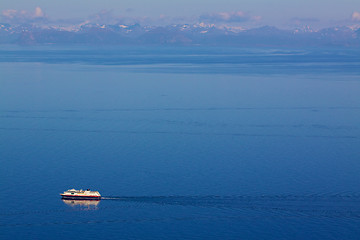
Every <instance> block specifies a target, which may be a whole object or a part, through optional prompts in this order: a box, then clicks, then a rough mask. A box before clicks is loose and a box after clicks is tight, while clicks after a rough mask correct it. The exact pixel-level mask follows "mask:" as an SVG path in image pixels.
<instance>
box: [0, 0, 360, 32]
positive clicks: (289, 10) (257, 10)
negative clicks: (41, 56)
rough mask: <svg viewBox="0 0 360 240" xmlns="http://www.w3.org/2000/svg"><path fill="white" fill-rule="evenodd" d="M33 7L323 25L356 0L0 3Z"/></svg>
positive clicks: (62, 12) (347, 12)
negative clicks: (234, 15)
mask: <svg viewBox="0 0 360 240" xmlns="http://www.w3.org/2000/svg"><path fill="white" fill-rule="evenodd" d="M36 7H40V8H41V9H42V11H43V12H44V13H45V14H46V16H47V17H49V18H51V19H67V18H79V19H86V18H87V17H88V16H89V15H93V14H96V13H98V12H99V11H101V10H111V11H112V14H113V15H115V16H126V17H139V18H140V17H150V18H153V19H155V18H159V16H162V18H165V16H167V17H168V18H175V17H186V18H188V19H197V18H199V17H200V16H207V17H209V16H212V17H216V16H214V14H216V13H219V12H225V13H230V14H234V13H240V15H246V16H247V19H251V20H252V21H253V22H255V20H256V21H257V22H258V23H261V24H266V25H277V26H286V25H289V24H291V23H293V22H294V21H298V22H300V21H302V22H304V23H306V22H308V23H310V24H314V25H316V24H317V25H325V26H326V25H337V24H341V23H345V22H351V19H352V15H353V14H354V13H359V12H360V0H294V1H291V0H271V1H270V0H268V1H267V0H243V1H241V0H222V1H220V0H182V1H176V0H175V1H170V0H151V1H146V0H121V1H120V0H101V1H100V0H52V1H50V0H16V1H13V0H2V1H1V3H0V11H1V12H2V14H3V15H4V11H6V10H8V9H14V10H17V11H20V10H25V11H28V12H34V11H35V8H36ZM222 16H224V15H222ZM236 16H237V17H239V14H237V15H236ZM217 17H219V16H217ZM225 17H228V16H225ZM353 19H354V18H353Z"/></svg>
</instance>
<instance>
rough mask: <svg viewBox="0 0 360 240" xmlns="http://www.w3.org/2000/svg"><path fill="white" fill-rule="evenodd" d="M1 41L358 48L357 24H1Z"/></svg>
mask: <svg viewBox="0 0 360 240" xmlns="http://www.w3.org/2000/svg"><path fill="white" fill-rule="evenodd" d="M0 44H18V45H50V44H57V45H74V44H75V45H77V44H81V45H83V44H85V45H95V44H96V45H172V46H176V45H181V46H237V47H320V46H322V47H327V46H329V47H334V46H338V47H360V27H359V26H356V27H354V26H352V27H348V26H343V27H332V28H326V29H321V30H312V29H311V28H309V27H304V28H297V29H293V30H283V29H278V28H276V27H271V26H264V27H260V28H253V29H243V28H240V27H230V26H229V27H226V26H221V27H218V26H215V25H210V24H204V23H199V24H181V25H169V26H165V27H159V26H141V25H139V24H134V25H123V24H116V25H101V24H92V23H82V24H78V25H69V26H56V25H48V26H37V25H32V24H29V25H26V24H17V25H15V24H5V23H3V24H1V23H0Z"/></svg>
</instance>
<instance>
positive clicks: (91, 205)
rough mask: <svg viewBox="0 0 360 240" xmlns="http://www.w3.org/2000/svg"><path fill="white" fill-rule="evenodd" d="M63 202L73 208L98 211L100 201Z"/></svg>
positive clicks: (64, 200)
mask: <svg viewBox="0 0 360 240" xmlns="http://www.w3.org/2000/svg"><path fill="white" fill-rule="evenodd" d="M62 201H63V202H64V203H65V204H66V205H68V206H71V207H78V208H84V209H88V210H97V209H98V205H99V203H100V201H97V200H66V199H62Z"/></svg>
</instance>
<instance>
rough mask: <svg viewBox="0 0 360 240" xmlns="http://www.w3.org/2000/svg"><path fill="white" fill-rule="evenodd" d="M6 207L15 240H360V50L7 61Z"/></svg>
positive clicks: (62, 54) (0, 74)
mask: <svg viewBox="0 0 360 240" xmlns="http://www.w3.org/2000/svg"><path fill="white" fill-rule="evenodd" d="M70 188H76V189H80V188H82V189H87V188H91V189H93V190H98V191H100V193H101V194H102V196H103V199H102V200H101V201H63V200H61V199H60V196H59V193H61V192H63V191H65V190H67V189H70ZM0 193H1V194H0V201H1V202H0V238H1V239H4V240H5V239H69V238H71V239H262V240H263V239H274V240H275V239H276V240H279V239H321V240H323V239H342V240H345V239H354V240H355V239H359V237H360V228H359V226H360V49H346V48H343V49H269V48H266V49H241V48H210V47H208V48H202V47H177V48H176V47H150V46H147V47H141V48H136V47H116V48H115V47H113V48H110V47H53V46H47V47H18V46H1V47H0Z"/></svg>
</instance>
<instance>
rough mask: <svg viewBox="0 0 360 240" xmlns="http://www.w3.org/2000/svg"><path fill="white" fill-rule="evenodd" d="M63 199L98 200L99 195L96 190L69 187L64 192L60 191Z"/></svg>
mask: <svg viewBox="0 0 360 240" xmlns="http://www.w3.org/2000/svg"><path fill="white" fill-rule="evenodd" d="M60 195H61V197H62V198H63V199H72V200H100V199H101V195H100V193H99V192H98V191H90V189H87V190H82V189H80V190H75V189H69V190H67V191H65V192H64V193H60Z"/></svg>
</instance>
